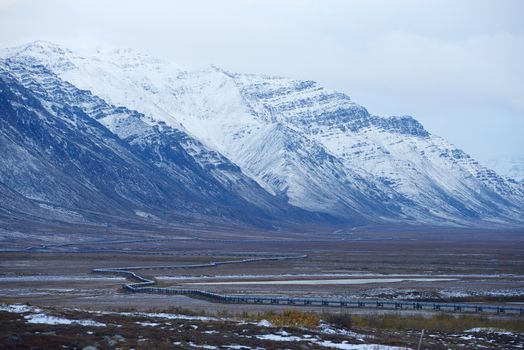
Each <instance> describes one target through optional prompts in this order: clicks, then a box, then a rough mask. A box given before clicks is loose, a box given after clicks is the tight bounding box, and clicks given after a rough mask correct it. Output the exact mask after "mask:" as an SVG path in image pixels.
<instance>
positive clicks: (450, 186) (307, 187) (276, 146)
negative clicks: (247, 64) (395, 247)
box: [0, 42, 524, 226]
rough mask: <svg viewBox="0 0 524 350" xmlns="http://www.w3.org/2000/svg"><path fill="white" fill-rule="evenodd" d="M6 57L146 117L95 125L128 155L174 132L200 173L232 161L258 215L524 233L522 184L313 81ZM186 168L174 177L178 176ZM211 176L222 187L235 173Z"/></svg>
mask: <svg viewBox="0 0 524 350" xmlns="http://www.w3.org/2000/svg"><path fill="white" fill-rule="evenodd" d="M0 56H1V57H4V58H5V59H6V60H7V61H8V62H11V64H13V65H18V66H20V67H25V68H28V67H35V66H39V65H41V66H43V67H45V68H46V69H48V70H49V71H50V72H52V74H56V75H57V76H58V77H60V79H62V80H64V81H66V82H68V83H70V84H71V85H72V86H74V87H75V88H77V89H80V90H85V91H89V92H90V93H91V94H93V96H95V97H97V98H99V99H101V100H102V101H105V102H106V103H107V104H109V105H112V106H121V107H115V108H126V109H128V110H129V111H135V112H136V113H138V115H140V117H136V116H135V119H136V118H138V119H136V120H134V119H133V118H131V119H129V118H127V119H126V118H124V119H121V118H120V119H119V118H118V115H117V116H116V117H111V116H109V117H108V116H107V115H105V114H104V116H102V117H100V118H97V117H96V116H95V117H94V118H95V119H97V120H98V121H99V122H101V123H102V124H103V125H104V126H105V127H106V128H108V130H110V131H111V132H112V133H113V134H115V135H117V136H118V137H119V138H120V139H121V140H124V141H125V142H127V143H128V144H134V145H135V146H137V145H138V146H140V144H141V143H142V144H147V142H149V141H151V140H152V139H148V137H146V134H147V133H149V134H150V135H149V136H150V137H153V136H151V135H152V134H151V133H153V134H155V133H156V134H155V135H157V136H154V137H153V139H154V138H155V137H156V138H157V141H158V138H162V137H166V135H168V134H169V132H171V133H173V132H174V133H178V135H179V137H177V141H176V142H177V143H179V144H180V147H181V149H184V146H183V145H184V142H185V143H187V144H191V146H187V145H186V148H185V151H186V152H187V151H188V150H191V149H193V150H195V149H200V150H202V149H206V152H204V153H205V155H203V154H201V155H199V152H200V151H198V150H196V151H195V152H194V153H193V154H189V157H190V158H191V159H193V160H194V161H195V162H197V163H198V162H203V159H204V158H206V157H208V158H209V159H214V161H216V159H222V161H221V163H222V164H228V165H227V166H226V168H227V167H230V169H229V170H230V171H232V170H233V169H234V168H235V167H236V170H237V171H239V172H240V173H241V174H243V175H242V176H245V177H247V178H248V179H245V180H242V181H245V183H244V185H242V186H240V187H243V188H244V190H245V191H247V192H250V193H251V194H250V195H244V197H246V196H247V197H250V198H251V199H252V200H253V201H255V202H258V204H261V203H262V202H264V203H266V204H267V205H268V206H271V205H270V204H269V202H272V201H276V202H281V203H282V205H286V204H285V203H288V204H289V205H291V206H292V207H294V208H300V209H302V210H305V211H307V212H312V213H318V214H319V215H321V216H322V215H328V216H333V217H334V218H336V219H335V221H337V220H341V221H342V222H344V221H345V222H347V223H350V222H354V223H356V222H358V223H359V224H360V223H362V222H368V223H382V224H386V223H417V224H431V225H433V224H436V225H466V226H468V225H497V224H504V223H505V224H509V225H513V224H517V225H521V224H522V222H523V221H524V219H523V218H524V214H523V213H524V186H522V184H519V183H518V182H516V181H512V180H511V179H509V178H505V177H503V176H499V175H498V174H496V173H495V172H494V171H492V170H490V169H488V168H485V167H483V166H482V165H480V164H479V163H478V162H477V161H475V160H474V159H472V158H471V157H470V156H469V155H467V154H466V153H465V152H463V151H462V150H459V149H457V148H456V147H453V146H452V145H451V144H449V143H447V142H446V141H445V140H444V139H442V138H440V137H438V136H434V135H432V134H431V133H430V132H428V131H427V130H425V129H424V127H423V126H422V124H420V123H419V122H418V121H417V120H416V119H415V118H413V117H411V116H393V117H379V116H374V115H371V114H370V113H369V112H368V111H367V110H366V109H365V108H364V107H362V106H360V105H358V104H356V103H354V102H353V101H352V100H351V99H350V98H349V96H347V95H345V94H343V93H340V92H336V91H332V90H328V89H324V88H323V87H322V86H320V85H319V84H317V83H315V82H313V81H301V80H296V79H287V78H280V77H270V76H264V75H253V74H240V73H232V72H228V71H225V70H222V69H220V68H218V67H209V68H206V69H204V70H196V71H190V70H184V69H181V68H180V67H178V66H176V65H173V64H171V63H166V62H164V61H161V60H157V59H154V58H150V57H149V56H145V55H140V54H137V53H135V52H133V51H125V50H124V51H118V52H117V53H113V54H111V53H110V54H106V53H104V54H95V55H94V56H91V57H84V56H79V55H77V54H75V53H74V52H72V51H70V50H68V49H65V48H62V47H60V46H58V45H54V44H49V43H45V42H36V43H33V44H29V45H26V46H23V47H18V48H13V49H5V50H3V51H2V52H1V53H0ZM42 74H43V73H42ZM33 75H34V76H36V75H38V73H34V74H33ZM44 75H45V74H44ZM102 114H103V113H102ZM106 114H107V113H106ZM116 114H117V113H116ZM133 120H134V121H133ZM131 124H132V125H131ZM139 124H140V125H142V126H141V127H139V126H138V125H139ZM144 124H145V125H144ZM146 129H147V131H146ZM137 130H138V131H137ZM159 135H160V136H159ZM180 135H186V136H184V137H185V141H181V140H182V139H184V137H182V136H180ZM147 140H149V141H147ZM200 153H201V152H200ZM156 156H158V154H157V155H156ZM148 157H150V158H154V157H155V154H153V153H149V155H148ZM209 159H208V160H209ZM177 162H178V161H176V160H173V161H171V162H170V163H169V164H164V165H162V166H164V167H169V166H171V167H173V166H174V167H175V168H177V169H178V167H179V166H180V165H181V164H177ZM204 163H205V162H204ZM200 165H202V164H200ZM208 165H209V164H208ZM175 168H174V169H175ZM204 168H205V166H204ZM207 171H208V172H209V171H214V172H215V175H214V177H215V178H220V177H221V175H223V174H224V173H225V171H226V169H222V170H221V169H216V168H213V166H210V168H209V169H208V170H207ZM233 172H234V171H233ZM249 181H255V182H256V184H257V185H258V186H260V188H261V189H264V190H265V191H266V192H267V194H263V193H262V192H260V190H255V192H253V191H252V189H253V188H255V187H256V185H255V184H252V183H249ZM188 190H189V191H191V189H188ZM197 192H198V190H197ZM233 192H235V193H237V194H239V193H241V189H236V190H233ZM240 196H242V195H240ZM268 196H269V197H268ZM260 198H266V199H264V200H262V201H260ZM266 204H263V206H264V205H266ZM355 220H356V221H355Z"/></svg>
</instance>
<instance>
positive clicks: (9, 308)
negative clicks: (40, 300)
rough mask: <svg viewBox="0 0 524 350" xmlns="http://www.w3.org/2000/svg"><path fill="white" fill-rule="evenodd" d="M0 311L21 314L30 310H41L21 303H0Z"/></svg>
mask: <svg viewBox="0 0 524 350" xmlns="http://www.w3.org/2000/svg"><path fill="white" fill-rule="evenodd" d="M0 311H6V312H11V313H16V314H23V313H26V312H31V311H34V312H41V311H42V310H40V309H38V308H34V307H32V306H29V305H22V304H12V305H5V304H2V305H0Z"/></svg>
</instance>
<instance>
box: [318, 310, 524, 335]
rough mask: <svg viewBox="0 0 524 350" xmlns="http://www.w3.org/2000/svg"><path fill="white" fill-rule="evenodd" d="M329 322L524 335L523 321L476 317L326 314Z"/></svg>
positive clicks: (371, 326) (372, 327) (360, 325)
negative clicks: (483, 329) (491, 330)
mask: <svg viewBox="0 0 524 350" xmlns="http://www.w3.org/2000/svg"><path fill="white" fill-rule="evenodd" d="M322 318H323V319H324V320H326V321H327V322H329V323H331V324H333V325H335V326H338V327H344V328H367V329H378V330H381V329H384V330H398V331H406V330H422V329H425V330H433V331H440V332H463V331H465V330H468V329H471V328H477V327H480V328H495V329H501V330H507V331H514V332H524V322H523V320H522V319H521V318H511V319H509V318H508V319H494V318H488V317H482V316H476V315H460V316H454V315H448V314H436V315H434V316H430V317H424V316H414V315H400V314H384V315H351V314H344V313H342V314H325V315H323V316H322Z"/></svg>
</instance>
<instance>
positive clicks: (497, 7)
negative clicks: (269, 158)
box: [0, 0, 524, 160]
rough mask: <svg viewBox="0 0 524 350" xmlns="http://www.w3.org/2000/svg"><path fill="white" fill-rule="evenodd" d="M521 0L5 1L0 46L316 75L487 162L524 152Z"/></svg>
mask: <svg viewBox="0 0 524 350" xmlns="http://www.w3.org/2000/svg"><path fill="white" fill-rule="evenodd" d="M523 14H524V1H519V0H515V1H503V0H491V1H482V0H472V1H459V0H449V1H448V0H437V1H429V0H425V1H408V0H395V1H393V0H384V1H373V0H367V1H364V0H362V1H346V0H340V1H336V0H333V1H331V0H317V1H309V0H302V1H299V0H288V1H286V0H237V1H225V0H221V1H218V0H209V1H198V0H187V1H171V0H166V1H154V0H147V1H145V0H144V1H135V0H121V1H118V0H113V1H104V0H100V1H99V0H76V1H71V0H46V1H42V0H0V46H2V47H7V46H13V45H18V44H23V43H25V42H28V41H32V40H37V39H43V40H49V41H53V42H56V43H59V44H64V45H67V46H69V47H71V48H73V49H81V48H85V47H90V46H113V47H118V48H122V47H132V48H135V49H137V50H140V51H144V52H146V53H149V54H150V55H153V56H159V57H162V58H167V59H169V60H173V61H175V62H177V63H179V64H181V65H185V66H189V67H200V66H202V65H205V64H215V65H217V66H220V67H223V68H225V69H228V70H232V71H239V72H249V73H266V74H272V75H281V76H290V77H294V78H300V79H310V80H316V81H318V82H320V83H321V84H323V85H324V86H326V87H329V88H332V89H336V90H340V91H343V92H345V93H347V94H349V95H350V96H351V97H352V99H353V100H354V101H355V102H357V103H360V104H362V105H364V106H365V107H366V108H368V110H369V111H370V112H371V113H373V114H378V115H383V116H388V115H406V114H409V115H413V116H415V117H416V118H417V119H418V120H419V121H421V122H422V123H423V124H424V126H425V127H426V128H427V129H428V130H429V131H430V132H432V133H434V134H438V135H440V136H443V137H445V138H447V139H448V140H449V141H451V142H452V143H454V144H455V145H457V146H458V147H460V148H462V149H464V150H465V151H466V152H468V153H470V154H471V155H473V156H474V157H476V158H478V159H480V160H485V159H488V158H494V157H503V156H524V20H523Z"/></svg>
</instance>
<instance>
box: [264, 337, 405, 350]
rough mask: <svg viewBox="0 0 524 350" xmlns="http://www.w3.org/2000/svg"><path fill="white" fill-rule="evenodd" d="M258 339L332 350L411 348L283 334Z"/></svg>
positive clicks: (397, 349)
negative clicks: (299, 343) (309, 344)
mask: <svg viewBox="0 0 524 350" xmlns="http://www.w3.org/2000/svg"><path fill="white" fill-rule="evenodd" d="M256 338H257V339H260V340H271V341H279V342H301V341H305V342H309V343H313V344H315V345H319V346H322V347H326V348H331V349H342V350H409V348H404V347H398V346H389V345H379V344H348V343H346V342H342V343H335V342H332V341H329V340H319V339H316V338H308V337H298V336H289V335H281V334H263V335H257V336H256Z"/></svg>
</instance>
